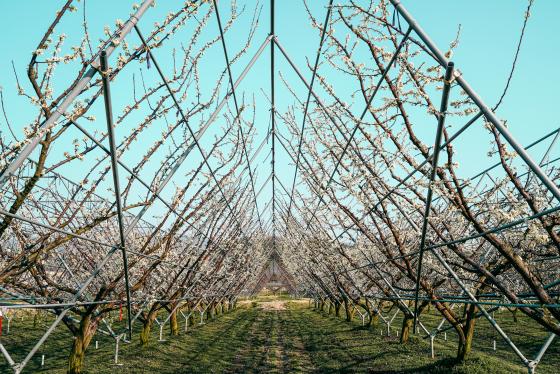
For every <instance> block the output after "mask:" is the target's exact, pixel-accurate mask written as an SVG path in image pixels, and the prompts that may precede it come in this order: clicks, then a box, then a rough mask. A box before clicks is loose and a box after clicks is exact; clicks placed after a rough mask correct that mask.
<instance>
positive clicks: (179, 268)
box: [0, 0, 560, 373]
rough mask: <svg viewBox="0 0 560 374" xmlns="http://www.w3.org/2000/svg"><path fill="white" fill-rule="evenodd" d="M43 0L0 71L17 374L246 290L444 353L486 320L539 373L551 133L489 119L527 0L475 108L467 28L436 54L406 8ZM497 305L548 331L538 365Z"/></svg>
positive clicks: (3, 262) (1, 169) (554, 193)
mask: <svg viewBox="0 0 560 374" xmlns="http://www.w3.org/2000/svg"><path fill="white" fill-rule="evenodd" d="M59 3H60V5H59V6H58V5H57V7H58V8H57V10H56V11H55V12H51V13H49V14H41V16H40V19H41V20H42V22H40V23H37V26H36V27H37V28H39V27H41V28H40V29H35V30H33V31H34V33H33V39H32V40H34V42H33V44H31V45H24V46H22V48H24V47H25V48H27V49H26V50H27V52H28V54H27V57H28V58H29V60H28V61H23V60H17V61H11V62H10V65H11V68H12V69H11V70H9V69H4V71H3V74H2V75H3V76H6V77H9V79H10V82H11V81H12V80H13V81H14V85H15V86H9V87H8V86H7V85H5V86H4V87H3V88H2V90H1V91H0V93H1V95H2V97H1V98H2V111H3V113H2V114H1V115H0V123H1V125H0V131H1V132H0V147H1V149H0V297H1V306H2V314H3V316H9V315H10V314H11V313H17V312H19V311H30V310H42V311H46V312H47V313H49V314H51V315H52V316H53V319H52V324H50V325H49V327H48V328H47V329H46V330H45V329H43V330H42V332H41V338H40V339H38V340H37V341H36V342H33V344H32V345H31V349H29V350H28V351H26V352H25V355H23V356H22V358H21V359H17V360H16V359H14V358H13V357H12V353H11V348H12V347H10V346H9V345H7V344H2V340H0V348H2V349H1V350H2V354H3V356H4V358H5V359H6V361H7V362H8V363H9V366H10V367H12V369H13V370H14V372H15V373H19V372H20V371H21V370H23V368H24V367H25V366H26V365H27V364H28V363H29V362H30V360H32V359H33V357H34V355H35V354H36V353H37V351H38V350H39V348H40V347H41V345H42V344H44V343H45V341H47V342H48V340H49V335H50V334H51V333H52V331H54V330H55V329H58V328H61V327H62V328H67V329H69V330H70V332H71V334H72V335H73V336H74V339H73V340H72V341H68V345H69V346H71V347H72V350H71V355H70V362H69V369H68V370H69V372H80V370H81V366H82V364H83V359H84V355H85V351H86V349H87V348H88V346H89V345H90V343H91V341H92V337H93V336H95V335H96V334H99V333H105V334H108V335H111V336H113V337H115V338H116V339H117V338H118V339H122V340H123V341H130V340H131V339H136V338H137V336H135V334H133V329H134V325H139V326H141V327H142V332H141V333H140V339H142V340H143V341H147V339H148V337H149V336H148V335H149V331H150V328H151V327H152V326H153V323H154V320H155V319H156V316H157V315H158V313H159V312H161V311H165V312H166V313H168V314H169V318H171V320H172V321H173V320H174V319H176V313H177V311H184V310H187V311H188V310H199V309H204V310H207V311H208V313H210V312H211V311H212V310H215V308H216V307H217V306H221V308H222V310H224V308H225V309H227V308H229V307H230V306H234V305H235V304H236V302H237V300H239V299H240V298H250V297H252V296H254V295H256V294H258V293H259V292H261V291H262V290H263V289H267V290H273V291H278V290H283V291H285V292H288V293H289V294H291V295H292V296H293V297H297V298H308V299H310V303H312V305H313V306H314V307H316V308H319V309H323V308H325V307H326V305H329V306H328V307H329V308H330V307H331V306H332V307H333V308H335V309H336V313H337V314H338V312H339V310H343V311H345V312H346V314H347V316H349V318H350V319H351V318H352V316H351V314H352V313H354V312H353V311H355V310H359V311H360V314H363V315H364V316H366V317H367V318H366V319H369V320H370V321H371V320H374V319H375V318H377V317H378V316H379V315H381V317H382V318H383V319H385V318H390V317H383V311H384V310H385V309H386V308H387V307H388V306H390V307H391V308H392V310H393V312H397V313H399V315H401V316H402V328H401V330H400V336H399V339H400V341H401V342H403V343H406V341H407V340H408V338H409V335H411V334H412V333H413V331H414V332H415V333H418V334H421V335H425V336H426V337H428V338H430V339H431V340H432V343H433V337H435V336H436V335H437V334H439V333H441V332H442V331H449V330H451V331H454V332H455V333H456V336H457V342H458V347H459V348H458V352H457V357H458V358H459V359H461V360H464V359H465V358H466V357H467V356H468V355H469V352H470V350H471V345H472V339H473V330H474V329H475V321H477V320H486V321H489V322H490V324H489V326H491V327H489V328H491V329H494V330H495V331H496V334H497V336H498V339H500V340H501V341H503V342H505V346H506V348H505V349H508V350H510V351H512V352H513V353H514V355H515V357H516V360H517V362H518V363H520V364H521V365H524V366H525V367H526V368H528V370H529V371H530V372H532V371H534V369H535V367H536V365H537V364H538V363H539V361H540V359H541V358H542V357H543V355H544V353H545V352H546V350H547V348H548V347H549V346H550V344H551V343H552V341H553V340H554V339H555V337H556V336H557V335H558V334H560V303H559V300H558V298H559V291H560V262H559V260H560V257H559V255H560V213H559V212H558V210H559V209H560V189H559V187H558V185H559V180H560V174H559V169H558V166H559V162H558V156H559V154H558V153H559V152H558V147H556V146H555V145H556V142H557V139H558V137H559V129H555V127H554V126H558V124H552V125H551V124H543V123H542V120H541V118H540V117H539V116H540V114H541V113H542V112H543V111H551V112H553V111H554V109H555V108H551V107H544V106H542V105H541V106H539V107H531V106H529V105H528V106H527V107H525V108H522V109H521V108H520V109H519V110H520V111H521V110H522V111H524V112H532V116H533V117H531V118H532V119H533V122H532V123H525V124H524V125H523V126H525V127H526V128H529V129H531V130H530V131H529V132H525V133H524V134H528V136H520V137H518V136H516V133H515V131H513V130H511V129H510V128H509V127H508V120H510V119H508V111H506V110H504V111H500V108H501V105H502V103H504V102H507V99H508V90H509V89H510V86H511V85H512V84H514V82H515V78H517V76H516V64H517V63H518V57H519V56H520V55H523V47H524V46H525V44H524V43H526V42H527V41H526V40H524V37H525V32H526V29H530V27H531V26H532V24H531V22H530V21H533V20H532V19H531V17H530V16H531V13H530V12H531V7H532V5H533V1H529V2H528V5H527V6H526V10H525V12H524V13H523V14H518V15H517V17H516V18H515V19H514V20H513V21H515V22H517V23H518V25H517V26H519V27H517V30H518V31H517V33H516V34H515V35H511V38H510V44H511V45H513V46H515V47H516V48H514V49H513V52H515V53H514V54H513V55H508V56H507V57H506V58H505V60H506V61H507V64H505V65H504V66H508V68H507V69H506V70H504V71H503V79H502V78H500V82H501V84H500V87H499V90H498V91H499V92H500V94H499V95H498V97H489V98H487V97H483V95H479V94H478V93H477V92H478V90H477V87H476V86H475V85H474V84H471V83H469V82H471V80H470V79H471V77H469V76H468V75H467V74H466V73H465V74H464V73H463V71H462V66H461V64H459V63H458V62H457V61H456V63H455V64H454V62H453V61H454V51H455V50H457V48H459V46H460V43H461V38H462V37H463V34H462V32H463V31H462V29H461V27H460V26H459V27H457V26H455V27H448V24H447V23H445V22H443V21H442V24H441V26H440V27H441V28H444V30H443V33H444V34H445V35H446V38H444V40H445V44H441V43H436V42H435V41H434V40H433V39H432V38H431V35H430V34H429V33H428V32H427V31H426V29H425V28H424V27H425V25H423V24H422V22H421V19H420V18H416V17H415V14H414V12H413V11H412V10H410V9H408V8H407V5H408V3H413V2H412V1H404V0H401V1H399V0H375V1H339V2H334V1H333V0H324V1H298V2H295V1H294V2H293V4H292V2H284V1H283V2H277V3H276V4H274V0H272V1H264V2H262V1H261V2H251V1H246V2H241V1H232V2H228V1H219V2H218V1H216V0H213V1H187V2H179V1H173V2H172V1H169V2H168V1H162V0H160V1H158V4H156V2H155V1H154V0H144V1H143V2H141V3H139V4H130V3H128V2H122V3H121V2H120V1H119V2H114V3H118V4H113V3H111V2H101V3H102V4H103V6H101V4H96V3H95V2H92V1H87V2H86V1H85V0H82V1H73V0H68V1H66V2H63V1H62V2H60V1H59ZM125 3H126V4H125ZM296 3H297V4H296ZM125 5H126V6H125ZM411 6H412V4H411ZM501 6H502V7H508V6H509V5H507V4H502V5H501ZM52 7H53V6H52V4H50V7H49V9H52ZM113 7H115V9H113ZM90 8H91V10H90ZM416 8H418V6H417V5H416V6H415V9H416ZM29 11H30V12H34V10H32V9H30V10H29ZM481 11H482V10H481ZM280 15H282V18H280ZM8 16H9V15H8V14H3V17H8ZM119 17H120V18H119ZM38 19H39V18H38ZM513 21H512V22H513ZM104 22H105V23H108V22H111V23H110V24H108V25H104V24H103V23H104ZM43 27H44V28H43ZM480 27H481V28H483V27H484V26H483V25H482V24H481V25H480ZM433 28H434V27H433V25H431V27H430V29H433ZM29 31H30V30H23V31H18V32H17V33H20V32H23V33H26V32H29ZM527 32H528V31H527ZM479 33H482V34H484V32H483V30H482V31H481V30H479ZM12 36H13V37H16V36H15V32H14V35H12ZM22 38H23V36H22ZM438 39H442V38H438ZM25 40H28V38H25ZM478 43H480V44H488V45H492V43H494V41H493V39H492V37H491V35H488V38H487V39H485V40H480V41H479V42H478ZM550 43H552V42H550ZM551 48H553V47H551ZM29 52H31V53H29ZM482 58H483V57H482ZM542 58H546V57H545V56H544V55H543V57H542ZM3 59H4V60H7V61H10V56H6V55H4V56H3ZM459 60H460V59H458V61H459ZM492 63H493V62H492V61H491V60H488V61H486V62H485V64H487V65H489V67H490V65H492ZM465 68H467V67H465ZM552 73H554V72H546V71H542V70H540V67H539V66H534V67H533V71H532V74H536V75H542V74H545V75H546V74H552ZM6 79H8V78H6ZM529 79H530V78H529ZM533 94H534V93H529V92H528V93H527V95H528V96H531V95H533ZM535 94H536V93H535ZM16 100H17V103H18V104H17V105H16V104H13V103H14V102H15V101H16ZM556 101H557V100H556ZM551 126H552V127H551ZM224 306H226V307H224ZM504 308H509V309H510V310H516V311H519V312H520V314H521V315H524V318H525V320H526V321H529V322H530V323H531V324H532V326H536V327H535V328H539V329H544V331H546V332H547V336H548V338H545V339H543V340H542V341H540V342H539V347H542V348H541V349H540V350H538V354H537V355H535V354H532V353H528V352H526V351H524V350H523V347H520V346H519V344H518V343H519V342H516V341H514V340H512V339H510V337H509V335H508V333H507V332H506V331H504V330H503V329H502V328H501V327H500V323H499V321H497V320H496V319H494V312H495V311H497V310H503V309H504ZM428 310H429V312H428ZM393 312H391V315H392V313H393ZM115 313H116V314H119V315H120V317H119V318H118V320H119V321H122V323H121V324H116V325H113V324H112V323H113V322H112V321H113V318H112V317H111V318H109V316H114V315H115ZM424 313H426V315H427V313H431V314H433V313H436V314H437V316H438V318H439V320H441V323H439V324H436V325H433V324H432V325H430V324H429V323H428V322H427V320H426V319H424V318H423V317H424ZM169 318H168V319H169ZM165 322H167V320H166V321H165ZM175 323H176V320H175ZM158 324H159V322H158ZM118 339H117V341H118Z"/></svg>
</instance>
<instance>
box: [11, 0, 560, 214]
mask: <svg viewBox="0 0 560 374" xmlns="http://www.w3.org/2000/svg"><path fill="white" fill-rule="evenodd" d="M310 2H312V3H313V10H314V14H315V15H316V16H317V17H318V18H319V19H321V20H322V19H323V17H324V5H325V4H326V1H324V2H321V1H310ZM133 3H134V2H133V1H124V0H122V1H121V0H120V1H114V0H113V1H108V0H95V1H92V0H88V1H87V2H86V4H87V14H88V21H89V28H90V30H91V33H92V35H95V36H99V35H100V34H101V33H102V30H103V27H104V25H111V26H112V25H114V20H115V19H117V18H120V19H123V20H126V19H127V18H128V14H129V13H130V11H131V8H132V4H133ZM157 3H158V4H157V6H156V8H155V9H150V10H149V11H148V13H147V15H146V17H145V19H143V20H142V21H141V22H140V26H141V28H142V29H144V30H146V31H147V30H148V29H149V27H148V25H149V24H151V23H153V22H154V21H155V20H158V19H161V18H162V15H165V14H166V13H167V12H168V11H169V10H171V9H173V7H174V6H177V4H180V3H182V2H172V1H163V0H159V1H158V2H157ZM239 3H240V5H241V4H242V3H243V2H239ZM402 3H403V4H404V5H405V6H406V7H407V8H408V9H409V11H410V12H411V13H412V14H413V15H414V16H415V18H416V19H417V21H418V22H419V23H420V24H421V25H422V26H423V27H424V29H425V30H426V31H427V32H428V34H430V35H431V37H432V39H433V40H434V41H435V42H436V44H437V45H439V46H440V48H441V49H443V50H445V49H446V48H447V46H448V44H449V42H450V41H451V40H452V39H453V38H454V37H455V33H456V30H457V27H458V25H459V24H461V25H462V34H461V41H460V44H459V47H458V48H457V50H456V52H455V55H454V57H453V60H454V61H455V63H456V66H457V67H458V68H459V69H460V70H461V71H462V72H463V74H464V76H465V77H466V79H467V80H468V81H469V82H470V83H471V86H473V87H474V88H475V90H477V91H478V93H479V94H480V96H481V97H482V98H483V99H485V100H486V101H487V103H488V104H490V105H493V104H494V103H495V102H496V100H497V98H498V97H499V95H500V94H501V92H502V90H503V87H504V84H505V82H506V79H507V76H508V74H509V70H510V67H511V62H512V59H513V55H514V52H515V48H516V44H517V40H518V36H519V31H520V28H521V26H522V17H523V12H524V11H525V8H526V6H527V1H523V0H490V1H489V0H471V1H459V0H455V1H449V0H422V1H419V0H402ZM62 4H63V1H55V0H50V1H39V0H33V1H31V0H19V1H2V2H0V14H2V23H1V24H0V31H1V32H0V43H1V45H2V53H1V54H0V56H1V57H0V69H1V70H0V71H2V74H1V75H0V85H1V86H2V87H3V90H4V91H3V92H4V97H5V100H6V104H7V110H8V115H9V117H10V120H11V122H12V123H13V124H14V125H15V127H16V130H18V131H20V133H21V131H22V128H23V126H24V125H25V124H27V123H28V121H29V118H30V117H29V115H30V113H29V112H28V111H26V110H27V109H28V108H29V106H28V104H26V103H25V101H24V100H23V99H22V98H21V97H18V96H17V95H16V89H15V79H14V76H13V72H12V67H11V60H13V61H14V63H15V66H16V69H17V71H18V74H19V78H20V81H22V82H24V83H25V85H26V87H28V84H27V79H26V67H27V63H28V61H29V58H30V56H31V52H32V51H33V50H34V49H35V47H36V45H37V43H38V41H39V40H40V38H41V36H42V35H43V32H44V30H45V29H46V28H47V27H48V25H49V24H50V22H51V21H52V19H53V17H54V12H55V11H56V10H57V9H58V8H59V7H60V6H61V5H62ZM247 4H248V9H247V12H246V17H248V16H249V15H250V13H251V11H252V10H251V8H252V7H253V6H254V4H255V3H253V2H247ZM76 5H77V6H78V8H79V11H78V12H77V14H76V16H75V17H74V18H75V20H74V21H72V22H73V23H72V22H70V23H66V24H65V25H62V26H61V27H65V29H64V32H65V33H67V34H69V37H70V38H72V36H73V35H72V30H73V28H72V27H73V26H72V25H74V27H76V25H77V26H79V25H80V22H81V15H82V13H81V12H82V6H83V1H82V2H80V3H76ZM261 5H262V6H263V11H262V17H261V25H260V27H259V31H258V33H257V37H256V38H255V42H254V43H253V46H252V51H254V50H255V49H256V48H257V47H258V45H259V44H260V41H261V40H262V38H263V37H264V36H265V35H266V34H267V33H268V27H269V26H268V12H269V10H268V1H265V2H263V3H262V4H261ZM221 9H223V10H222V13H223V15H222V17H223V18H225V17H226V15H227V12H228V9H229V3H228V2H223V1H222V2H221ZM559 14H560V2H559V1H554V0H536V1H535V5H534V6H533V11H532V17H531V19H530V21H529V24H528V27H527V32H526V39H525V42H524V44H523V47H522V51H521V55H520V58H519V62H518V66H517V70H516V73H515V76H514V78H513V81H512V85H511V87H510V91H509V94H508V96H507V97H506V99H505V101H504V103H503V104H502V106H501V108H500V110H499V112H498V114H499V116H500V117H501V118H503V119H507V120H508V125H509V128H510V130H511V132H512V133H513V134H514V136H515V137H516V138H517V139H518V140H519V141H520V142H521V143H522V144H527V143H529V142H530V141H532V140H534V139H536V138H537V137H538V136H539V135H541V134H544V133H546V132H548V131H550V130H552V129H554V128H556V127H558V126H560V121H559V120H558V116H557V111H556V108H557V107H558V105H559V104H558V103H559V102H560V94H559V91H558V90H559V88H558V87H560V75H558V73H557V72H558V61H559V60H560V43H558V42H557V40H556V35H557V34H558V32H557V24H558V20H557V16H558V15H559ZM209 25H210V26H211V27H210V28H209V30H208V31H207V32H208V33H209V35H213V33H217V29H216V28H215V22H214V20H212V21H211V22H210V23H209ZM276 33H277V35H278V36H279V38H280V39H281V41H282V42H283V44H284V45H285V46H286V48H287V49H288V50H289V51H290V52H291V54H292V55H293V57H294V59H295V60H296V62H297V63H298V64H299V65H300V66H303V64H304V61H305V57H306V56H308V57H311V58H312V56H313V55H314V53H315V51H316V48H317V45H318V37H317V35H316V33H314V32H310V30H309V21H308V19H307V17H306V14H304V12H303V9H302V2H301V1H300V0H285V1H277V21H276ZM80 36H81V29H79V35H77V37H80ZM244 36H245V33H243V32H242V31H241V29H240V28H238V29H236V30H234V32H232V33H229V34H228V35H227V38H228V42H229V44H230V45H231V46H232V47H231V48H232V49H234V48H235V47H234V46H236V45H237V46H238V45H239V44H240V43H242V42H243V40H244ZM185 41H186V40H185ZM134 43H137V41H136V39H135V41H134ZM215 53H216V54H215V56H216V58H215V59H214V60H215V61H214V62H213V63H214V64H215V66H209V67H208V68H209V69H211V68H212V67H214V68H221V67H223V56H222V55H221V54H220V50H217V51H216V52H215ZM251 54H252V52H251V53H249V55H251ZM158 55H160V62H161V63H162V65H164V70H165V68H168V65H169V64H167V63H169V62H170V59H169V57H168V56H166V55H165V52H164V51H161V52H158ZM277 56H279V53H278V54H277ZM248 57H249V56H247V57H246V58H245V59H244V60H242V61H240V63H239V64H237V65H236V66H234V67H233V72H234V75H238V74H239V72H240V71H241V70H242V68H243V66H244V65H245V63H246V62H247V61H248ZM278 58H279V57H278ZM279 68H282V69H283V68H285V65H283V63H281V62H279ZM152 71H153V70H152ZM73 76H74V75H73V74H69V75H68V76H67V77H66V79H70V78H73ZM263 77H266V78H268V52H267V53H266V54H265V56H263V61H261V63H260V64H258V65H257V66H256V67H255V70H254V72H252V73H251V74H250V75H249V76H248V78H247V82H245V83H244V85H243V86H242V91H245V92H246V93H247V94H252V93H255V94H256V95H260V89H261V88H262V89H263V90H264V91H267V90H268V89H269V83H268V80H267V79H263ZM60 78H61V77H60V76H59V79H60ZM62 78H64V77H62ZM63 82H64V79H62V80H61V81H60V83H58V86H57V87H59V88H62V85H63ZM117 84H118V83H117ZM277 86H278V89H277V96H278V101H279V102H283V100H284V101H286V100H287V99H288V97H287V96H286V95H285V94H284V93H283V92H282V91H283V89H282V85H281V83H280V82H278V84H277ZM116 96H117V97H116V98H115V102H116V107H117V109H116V110H118V106H119V103H121V102H123V103H124V102H126V101H127V100H128V99H129V97H119V95H116ZM290 100H291V99H290ZM263 113H264V114H263ZM263 113H260V114H259V117H258V119H259V121H260V122H261V123H260V124H259V128H260V132H259V134H260V136H264V134H265V133H266V128H267V127H268V121H267V120H266V112H263ZM99 118H103V117H102V116H99V115H98V121H99ZM98 125H99V129H100V130H102V129H103V128H104V126H105V125H104V122H103V123H99V124H98ZM0 126H1V127H0V128H1V129H2V131H3V132H4V131H5V122H4V119H3V118H0ZM123 135H124V133H123ZM260 139H262V138H259V139H258V141H260ZM258 141H257V143H258ZM465 142H466V143H464V144H465V145H466V149H469V151H470V152H472V153H471V154H470V155H468V157H467V160H471V161H472V162H471V163H470V165H468V168H469V169H468V170H469V171H470V170H472V171H476V170H480V169H482V168H483V167H484V166H485V165H487V164H490V163H491V162H492V161H491V160H490V159H488V157H486V152H487V150H488V144H487V143H485V144H482V145H481V144H480V143H479V142H478V139H477V138H476V136H470V137H468V136H467V137H466V138H465ZM206 144H209V143H206ZM279 163H280V165H286V164H287V163H288V161H287V157H286V156H285V155H281V154H280V155H279ZM266 167H268V163H264V164H261V165H260V166H259V168H261V172H260V175H259V180H260V183H257V185H260V184H261V183H262V182H264V180H265V179H266V176H267V174H268V172H267V171H265V170H264V169H263V168H266ZM292 173H293V172H292V169H291V167H284V168H281V170H280V171H279V174H281V178H282V180H283V181H285V184H286V185H288V184H289V181H291V176H292ZM269 197H270V193H269V192H266V193H264V194H263V203H261V208H262V207H263V205H264V202H265V201H266V200H267V199H268V198H269Z"/></svg>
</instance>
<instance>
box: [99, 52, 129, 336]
mask: <svg viewBox="0 0 560 374" xmlns="http://www.w3.org/2000/svg"><path fill="white" fill-rule="evenodd" d="M100 57H101V71H100V73H101V80H102V82H103V101H104V102H105V116H106V117H107V134H108V136H109V150H110V155H111V169H112V171H113V185H114V188H115V202H116V205H117V220H118V223H119V239H120V243H119V247H120V250H121V251H122V258H123V267H124V284H125V289H126V304H127V311H126V314H127V319H128V321H127V322H128V338H129V339H132V323H131V321H132V311H131V306H130V283H129V278H128V258H127V255H126V247H125V246H126V242H125V234H124V220H123V214H122V213H123V212H122V203H121V188H120V183H119V169H118V161H117V160H118V154H117V147H116V146H115V134H114V131H113V128H114V124H113V108H112V104H111V89H110V84H109V75H110V70H109V65H108V63H107V52H106V51H102V52H101V56H100Z"/></svg>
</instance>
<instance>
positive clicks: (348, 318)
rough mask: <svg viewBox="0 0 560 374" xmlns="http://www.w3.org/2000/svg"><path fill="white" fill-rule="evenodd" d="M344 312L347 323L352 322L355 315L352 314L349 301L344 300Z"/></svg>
mask: <svg viewBox="0 0 560 374" xmlns="http://www.w3.org/2000/svg"><path fill="white" fill-rule="evenodd" d="M344 312H345V313H346V322H352V317H354V313H353V312H352V307H351V306H350V303H349V302H348V299H347V298H346V297H345V298H344Z"/></svg>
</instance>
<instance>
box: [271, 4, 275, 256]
mask: <svg viewBox="0 0 560 374" xmlns="http://www.w3.org/2000/svg"><path fill="white" fill-rule="evenodd" d="M270 36H271V37H274V0H270ZM274 83H275V82H274V43H271V44H270V116H271V134H272V146H271V147H272V247H273V249H274V251H276V185H275V180H276V178H274V176H275V162H276V147H275V146H276V136H275V135H276V108H275V107H274V105H275V98H274V94H275V90H274Z"/></svg>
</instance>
